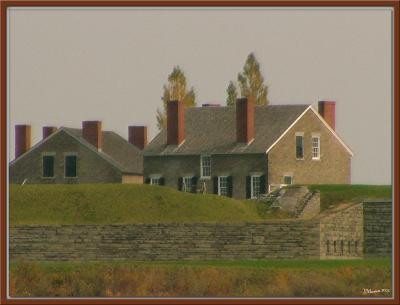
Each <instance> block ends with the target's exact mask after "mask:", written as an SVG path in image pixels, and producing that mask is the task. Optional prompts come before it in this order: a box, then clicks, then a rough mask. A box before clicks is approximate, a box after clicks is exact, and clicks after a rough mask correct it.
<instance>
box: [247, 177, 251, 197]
mask: <svg viewBox="0 0 400 305" xmlns="http://www.w3.org/2000/svg"><path fill="white" fill-rule="evenodd" d="M246 198H247V199H249V198H251V177H250V176H247V177H246Z"/></svg>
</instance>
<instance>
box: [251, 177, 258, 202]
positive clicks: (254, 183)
mask: <svg viewBox="0 0 400 305" xmlns="http://www.w3.org/2000/svg"><path fill="white" fill-rule="evenodd" d="M258 196H260V176H251V198H258Z"/></svg>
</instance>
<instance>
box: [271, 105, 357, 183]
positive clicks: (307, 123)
mask: <svg viewBox="0 0 400 305" xmlns="http://www.w3.org/2000/svg"><path fill="white" fill-rule="evenodd" d="M297 132H303V133H304V135H303V141H304V158H303V159H302V160H297V159H296V144H295V143H296V139H295V137H296V133H297ZM313 134H315V135H319V136H320V159H319V160H312V135H313ZM268 162H269V163H268V181H269V183H270V184H283V183H284V181H283V177H284V176H285V175H288V176H292V177H293V183H294V184H347V183H350V178H351V155H350V154H349V152H348V151H347V150H346V149H345V148H344V147H343V145H342V144H341V143H340V142H339V141H338V140H337V139H336V138H335V136H334V135H333V134H332V133H331V132H330V131H329V130H328V129H327V128H326V127H325V125H324V124H323V123H322V121H321V120H319V119H318V117H317V116H316V115H315V114H314V113H313V112H312V111H311V110H309V111H308V112H307V113H306V114H305V115H304V116H303V117H302V118H301V119H300V120H299V121H298V122H297V123H296V124H295V125H294V126H293V127H292V128H291V129H290V130H289V132H288V133H287V134H286V135H285V136H284V137H283V138H282V139H281V140H280V141H279V142H278V143H277V144H276V145H275V146H274V147H273V148H272V149H271V150H270V151H269V152H268Z"/></svg>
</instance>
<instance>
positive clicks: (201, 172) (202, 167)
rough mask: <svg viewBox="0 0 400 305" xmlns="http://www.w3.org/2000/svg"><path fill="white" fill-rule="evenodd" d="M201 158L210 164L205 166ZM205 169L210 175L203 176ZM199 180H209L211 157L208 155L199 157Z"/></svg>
mask: <svg viewBox="0 0 400 305" xmlns="http://www.w3.org/2000/svg"><path fill="white" fill-rule="evenodd" d="M203 158H208V159H209V162H210V164H209V165H205V164H204V163H203V162H204V161H203ZM205 167H207V168H209V170H210V175H204V168H205ZM200 178H201V179H210V178H211V156H209V155H202V156H200Z"/></svg>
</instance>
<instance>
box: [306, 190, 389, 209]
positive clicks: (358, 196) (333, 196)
mask: <svg viewBox="0 0 400 305" xmlns="http://www.w3.org/2000/svg"><path fill="white" fill-rule="evenodd" d="M309 189H310V190H314V191H315V190H319V191H320V192H321V210H325V209H327V208H329V207H330V206H335V205H337V204H339V203H343V202H346V203H351V202H361V201H362V200H363V199H367V198H392V186H390V185H360V184H326V185H323V184H315V185H310V186H309Z"/></svg>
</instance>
